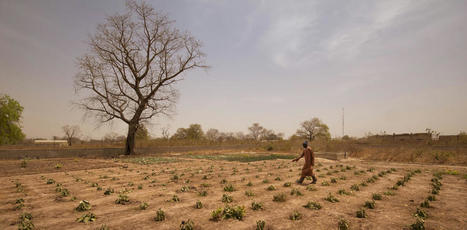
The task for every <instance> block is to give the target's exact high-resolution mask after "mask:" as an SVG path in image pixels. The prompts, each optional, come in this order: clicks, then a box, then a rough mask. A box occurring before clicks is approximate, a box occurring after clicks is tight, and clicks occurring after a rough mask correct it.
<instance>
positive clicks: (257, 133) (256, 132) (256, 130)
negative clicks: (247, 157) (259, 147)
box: [248, 123, 264, 141]
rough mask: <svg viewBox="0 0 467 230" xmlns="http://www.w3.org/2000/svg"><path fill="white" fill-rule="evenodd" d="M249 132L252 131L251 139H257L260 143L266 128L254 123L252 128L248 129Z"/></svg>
mask: <svg viewBox="0 0 467 230" xmlns="http://www.w3.org/2000/svg"><path fill="white" fill-rule="evenodd" d="M248 130H249V131H250V135H251V137H252V138H253V139H255V141H258V140H259V138H260V137H261V134H262V133H263V132H264V128H263V127H262V126H261V125H259V123H253V125H252V126H251V127H248Z"/></svg>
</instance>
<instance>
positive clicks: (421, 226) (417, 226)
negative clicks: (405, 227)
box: [410, 218, 425, 230]
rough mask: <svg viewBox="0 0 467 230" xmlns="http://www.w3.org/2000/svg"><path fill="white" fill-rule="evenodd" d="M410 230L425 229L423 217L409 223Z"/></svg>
mask: <svg viewBox="0 0 467 230" xmlns="http://www.w3.org/2000/svg"><path fill="white" fill-rule="evenodd" d="M410 229H412V230H425V220H423V218H417V220H416V222H415V223H413V224H412V225H410Z"/></svg>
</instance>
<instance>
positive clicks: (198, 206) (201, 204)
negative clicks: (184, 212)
mask: <svg viewBox="0 0 467 230" xmlns="http://www.w3.org/2000/svg"><path fill="white" fill-rule="evenodd" d="M195 208H196V209H201V208H203V203H201V201H199V200H198V201H196V203H195Z"/></svg>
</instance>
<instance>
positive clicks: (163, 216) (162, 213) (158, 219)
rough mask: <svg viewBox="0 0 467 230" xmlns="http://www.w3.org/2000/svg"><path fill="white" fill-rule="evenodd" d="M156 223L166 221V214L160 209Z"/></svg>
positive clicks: (155, 218)
mask: <svg viewBox="0 0 467 230" xmlns="http://www.w3.org/2000/svg"><path fill="white" fill-rule="evenodd" d="M154 220H155V221H164V220H165V212H164V211H162V209H160V208H159V210H157V212H156V217H154Z"/></svg>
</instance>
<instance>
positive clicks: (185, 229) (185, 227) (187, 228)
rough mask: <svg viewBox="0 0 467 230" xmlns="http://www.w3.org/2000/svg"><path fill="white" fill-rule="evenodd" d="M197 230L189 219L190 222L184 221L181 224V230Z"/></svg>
mask: <svg viewBox="0 0 467 230" xmlns="http://www.w3.org/2000/svg"><path fill="white" fill-rule="evenodd" d="M193 229H195V223H194V222H193V221H192V220H190V219H188V220H186V221H185V220H182V223H181V224H180V230H193Z"/></svg>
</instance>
